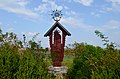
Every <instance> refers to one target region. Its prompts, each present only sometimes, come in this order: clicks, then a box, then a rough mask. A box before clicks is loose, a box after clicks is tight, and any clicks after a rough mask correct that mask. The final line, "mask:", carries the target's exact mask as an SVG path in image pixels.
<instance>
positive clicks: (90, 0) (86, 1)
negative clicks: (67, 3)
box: [73, 0, 93, 6]
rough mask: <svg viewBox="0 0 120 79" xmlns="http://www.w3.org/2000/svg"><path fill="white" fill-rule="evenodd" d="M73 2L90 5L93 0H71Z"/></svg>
mask: <svg viewBox="0 0 120 79" xmlns="http://www.w3.org/2000/svg"><path fill="white" fill-rule="evenodd" d="M73 1H75V2H78V3H80V4H82V5H84V6H90V5H91V4H92V3H93V0H73Z"/></svg>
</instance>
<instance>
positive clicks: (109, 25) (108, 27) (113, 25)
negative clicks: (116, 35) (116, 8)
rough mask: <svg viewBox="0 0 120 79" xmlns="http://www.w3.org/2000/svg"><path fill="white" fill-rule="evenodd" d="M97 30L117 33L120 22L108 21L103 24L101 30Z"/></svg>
mask: <svg viewBox="0 0 120 79" xmlns="http://www.w3.org/2000/svg"><path fill="white" fill-rule="evenodd" d="M96 29H97V30H100V31H104V32H106V31H111V32H113V31H116V30H118V29H120V21H117V20H110V21H107V22H106V23H105V24H102V25H101V26H99V28H96Z"/></svg>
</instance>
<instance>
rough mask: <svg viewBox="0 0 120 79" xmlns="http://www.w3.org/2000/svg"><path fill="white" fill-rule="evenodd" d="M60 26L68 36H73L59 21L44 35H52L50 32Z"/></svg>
mask: <svg viewBox="0 0 120 79" xmlns="http://www.w3.org/2000/svg"><path fill="white" fill-rule="evenodd" d="M56 27H58V28H59V29H60V30H61V31H62V32H63V33H65V34H66V35H68V36H71V34H70V33H69V32H68V31H67V30H66V29H65V28H64V27H63V26H62V25H61V24H60V23H59V22H56V23H55V24H54V25H53V26H52V27H51V28H50V29H49V30H48V31H47V32H46V34H45V35H44V37H47V36H50V34H51V33H52V32H53V30H54V29H55V28H56Z"/></svg>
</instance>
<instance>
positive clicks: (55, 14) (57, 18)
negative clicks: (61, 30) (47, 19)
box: [51, 10, 62, 21]
mask: <svg viewBox="0 0 120 79" xmlns="http://www.w3.org/2000/svg"><path fill="white" fill-rule="evenodd" d="M51 16H52V18H53V19H54V21H60V19H61V16H62V13H61V11H59V10H54V11H52V14H51Z"/></svg>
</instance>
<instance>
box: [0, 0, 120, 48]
mask: <svg viewBox="0 0 120 79" xmlns="http://www.w3.org/2000/svg"><path fill="white" fill-rule="evenodd" d="M55 9H58V10H62V13H63V16H62V18H61V20H60V23H61V24H62V25H63V26H64V27H65V28H66V29H67V30H68V31H69V32H70V33H71V34H72V36H70V37H67V39H66V45H67V44H73V43H74V42H75V41H77V42H79V43H81V42H86V43H88V44H92V45H95V46H101V47H103V45H102V44H103V42H102V41H101V39H100V38H98V37H97V36H96V35H95V33H94V31H95V30H99V31H101V32H102V33H104V34H105V35H106V36H108V37H109V40H110V41H112V42H116V43H117V44H118V45H120V0H0V28H1V29H2V30H3V32H4V33H5V32H15V33H16V34H17V35H18V36H19V39H20V40H22V39H23V38H22V35H23V34H26V36H27V40H29V39H31V38H32V36H33V35H35V34H36V33H39V36H38V38H37V39H36V41H39V40H40V41H42V46H43V47H49V40H48V38H45V37H44V34H45V33H46V32H47V30H48V29H49V28H50V27H51V26H52V25H53V24H54V21H53V20H52V17H51V15H50V14H51V12H52V10H55Z"/></svg>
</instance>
